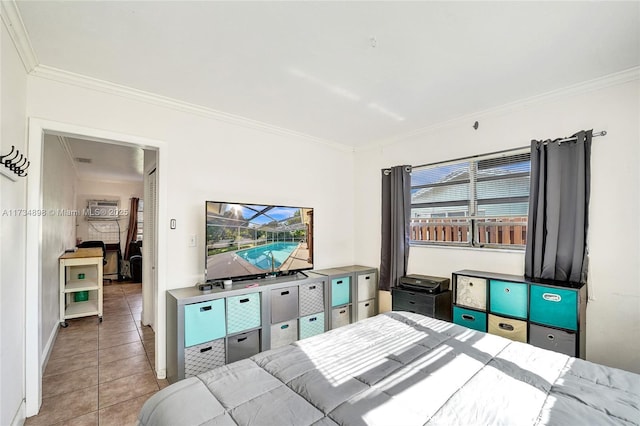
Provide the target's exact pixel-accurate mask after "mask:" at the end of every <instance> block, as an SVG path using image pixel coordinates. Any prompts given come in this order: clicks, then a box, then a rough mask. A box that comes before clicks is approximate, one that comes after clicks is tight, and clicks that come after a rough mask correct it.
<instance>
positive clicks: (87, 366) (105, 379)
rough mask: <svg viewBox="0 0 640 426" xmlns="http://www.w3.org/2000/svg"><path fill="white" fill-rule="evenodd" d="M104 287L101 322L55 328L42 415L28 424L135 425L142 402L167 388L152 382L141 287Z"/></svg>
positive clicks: (84, 321)
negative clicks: (141, 321)
mask: <svg viewBox="0 0 640 426" xmlns="http://www.w3.org/2000/svg"><path fill="white" fill-rule="evenodd" d="M103 288H104V306H103V322H102V323H99V322H98V319H97V317H95V316H93V317H87V318H78V319H74V320H69V321H68V323H69V327H67V328H60V329H59V331H58V336H57V338H56V341H55V344H54V346H53V349H52V352H51V356H50V358H49V361H48V363H47V366H46V368H45V371H44V374H43V383H42V407H41V408H40V413H39V414H38V415H37V416H34V417H30V418H28V419H27V421H26V423H25V424H26V425H28V426H31V425H87V426H89V425H91V426H94V425H101V426H103V425H133V424H135V421H136V417H137V415H138V412H139V410H140V407H141V406H142V404H143V403H144V402H145V401H146V400H147V399H148V398H149V397H150V396H151V395H153V394H154V393H156V392H157V391H158V390H159V389H161V388H163V387H165V386H167V385H168V382H167V381H166V380H158V379H156V374H155V371H154V364H155V346H154V343H155V337H154V332H153V330H152V329H151V327H145V326H143V325H142V324H141V323H140V317H141V313H142V286H141V284H139V283H138V284H119V283H113V284H110V285H105V286H104V287H103Z"/></svg>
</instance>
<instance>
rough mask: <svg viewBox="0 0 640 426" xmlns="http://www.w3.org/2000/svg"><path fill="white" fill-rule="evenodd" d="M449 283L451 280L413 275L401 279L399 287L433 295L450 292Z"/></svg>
mask: <svg viewBox="0 0 640 426" xmlns="http://www.w3.org/2000/svg"><path fill="white" fill-rule="evenodd" d="M449 282H450V280H449V278H443V277H431V276H429V275H417V274H411V275H405V276H404V277H401V278H400V282H399V287H400V288H404V289H407V290H414V291H421V292H424V293H432V294H433V293H440V292H443V291H445V290H449Z"/></svg>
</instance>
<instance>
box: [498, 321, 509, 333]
mask: <svg viewBox="0 0 640 426" xmlns="http://www.w3.org/2000/svg"><path fill="white" fill-rule="evenodd" d="M498 327H500V328H501V329H503V330H507V331H513V326H512V325H511V324H506V323H504V322H501V323H500V324H498Z"/></svg>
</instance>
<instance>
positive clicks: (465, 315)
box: [462, 314, 476, 321]
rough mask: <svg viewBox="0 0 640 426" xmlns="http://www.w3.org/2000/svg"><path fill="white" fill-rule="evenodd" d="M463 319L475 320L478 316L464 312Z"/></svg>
mask: <svg viewBox="0 0 640 426" xmlns="http://www.w3.org/2000/svg"><path fill="white" fill-rule="evenodd" d="M462 319H463V320H466V321H475V320H476V317H474V316H473V315H469V314H462Z"/></svg>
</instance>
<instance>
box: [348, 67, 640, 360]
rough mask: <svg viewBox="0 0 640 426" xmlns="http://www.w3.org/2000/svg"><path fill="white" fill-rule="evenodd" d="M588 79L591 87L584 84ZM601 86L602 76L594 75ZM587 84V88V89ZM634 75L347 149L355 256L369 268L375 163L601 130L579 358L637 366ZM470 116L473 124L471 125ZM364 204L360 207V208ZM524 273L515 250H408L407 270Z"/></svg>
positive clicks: (375, 214) (376, 221)
mask: <svg viewBox="0 0 640 426" xmlns="http://www.w3.org/2000/svg"><path fill="white" fill-rule="evenodd" d="M594 86H595V84H594ZM603 86H604V81H603ZM589 87H591V86H589ZM639 91H640V90H639V82H638V80H637V79H636V80H635V81H631V82H627V83H623V84H616V85H614V86H611V87H604V88H600V89H595V88H594V87H591V90H585V91H583V92H582V93H578V94H576V93H574V94H566V95H563V96H556V97H553V98H551V97H548V98H547V99H546V100H532V101H530V102H523V103H521V104H519V105H517V106H515V105H514V106H513V108H511V109H507V108H505V109H503V110H501V111H496V112H493V113H486V114H483V115H478V117H469V118H468V119H465V120H462V121H460V120H458V121H455V122H451V123H449V124H448V125H442V126H439V127H437V128H436V127H434V128H433V129H431V130H430V131H425V132H423V133H422V134H418V135H413V136H411V137H407V138H405V139H403V140H399V141H397V142H395V143H392V144H388V145H386V146H384V147H379V148H376V149H371V150H368V151H360V152H357V153H356V159H355V164H356V167H355V170H356V182H355V198H356V206H358V208H357V212H358V213H357V214H356V218H357V220H356V221H355V241H357V249H356V262H357V263H360V264H365V265H379V262H380V261H379V258H380V254H379V253H380V232H379V229H380V211H379V207H378V206H379V205H380V169H382V168H384V167H389V166H394V165H399V164H411V165H420V164H427V163H432V162H437V161H443V160H450V159H455V158H460V157H466V156H470V155H474V154H483V153H489V152H494V151H499V150H504V149H510V148H517V147H521V146H527V145H529V143H530V141H531V139H541V138H544V139H546V138H556V137H560V136H568V135H571V134H573V133H574V132H575V131H578V130H580V129H594V130H595V131H599V130H606V131H607V132H608V135H607V136H605V137H602V138H595V139H594V142H593V151H592V157H591V166H592V169H591V173H592V174H591V176H592V181H591V203H590V215H589V216H590V217H589V223H590V228H589V248H590V270H589V280H588V290H589V295H590V298H592V300H590V301H589V303H588V306H587V359H589V360H592V361H595V362H600V363H603V364H606V365H610V366H614V367H619V368H623V369H627V370H631V371H635V372H640V340H639V339H637V336H639V335H640V269H639V268H638V259H640V222H639V221H638V218H639V217H640V196H639V194H640V174H639V172H638V170H639V168H638V164H640V155H639V149H640V148H639V147H640V143H639V142H640V135H639V124H640V119H639V117H640V111H639V105H638V99H640V93H639ZM476 119H477V120H479V122H480V127H479V129H478V130H474V129H473V128H472V125H473V122H474V121H475V120H476ZM365 206H366V207H365ZM460 269H477V270H484V271H493V272H503V273H511V274H520V275H521V274H523V273H524V254H523V252H501V251H485V250H474V249H451V248H432V247H411V251H410V258H409V273H423V274H428V275H436V276H451V273H452V272H454V271H456V270H460Z"/></svg>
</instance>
